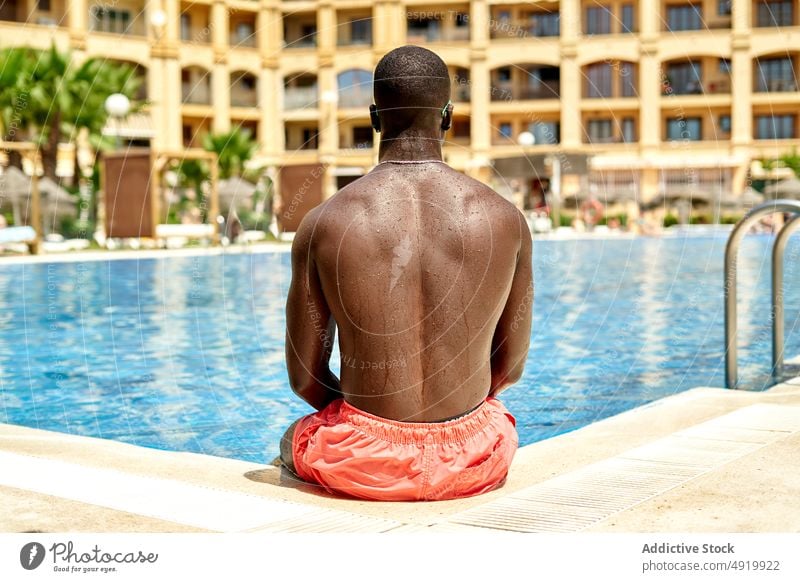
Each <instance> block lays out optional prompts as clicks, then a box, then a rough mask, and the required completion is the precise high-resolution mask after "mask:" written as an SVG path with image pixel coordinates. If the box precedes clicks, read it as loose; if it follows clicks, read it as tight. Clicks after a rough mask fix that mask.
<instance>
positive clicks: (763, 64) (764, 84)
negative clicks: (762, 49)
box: [753, 55, 798, 93]
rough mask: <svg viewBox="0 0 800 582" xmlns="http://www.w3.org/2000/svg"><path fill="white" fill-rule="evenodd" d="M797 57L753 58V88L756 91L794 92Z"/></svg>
mask: <svg viewBox="0 0 800 582" xmlns="http://www.w3.org/2000/svg"><path fill="white" fill-rule="evenodd" d="M797 62H798V57H797V56H796V55H794V56H789V57H774V58H763V57H762V58H760V59H755V61H754V63H753V80H754V87H753V90H754V91H755V92H756V93H794V92H796V91H797V87H798V82H797V71H798V66H797Z"/></svg>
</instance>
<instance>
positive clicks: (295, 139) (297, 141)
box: [286, 123, 319, 151]
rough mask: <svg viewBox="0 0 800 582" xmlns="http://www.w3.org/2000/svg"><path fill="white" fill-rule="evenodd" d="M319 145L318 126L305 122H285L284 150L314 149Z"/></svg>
mask: <svg viewBox="0 0 800 582" xmlns="http://www.w3.org/2000/svg"><path fill="white" fill-rule="evenodd" d="M318 147H319V127H317V126H316V125H308V124H305V123H287V124H286V151H297V150H316V149H317V148H318Z"/></svg>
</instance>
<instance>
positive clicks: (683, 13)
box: [667, 4, 703, 31]
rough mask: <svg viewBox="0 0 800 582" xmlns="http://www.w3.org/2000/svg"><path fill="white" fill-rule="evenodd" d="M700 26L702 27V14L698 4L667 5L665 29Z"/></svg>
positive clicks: (685, 28) (687, 28)
mask: <svg viewBox="0 0 800 582" xmlns="http://www.w3.org/2000/svg"><path fill="white" fill-rule="evenodd" d="M701 28H703V16H702V13H701V8H700V7H699V5H696V4H680V5H677V6H667V30H673V31H676V30H700V29H701Z"/></svg>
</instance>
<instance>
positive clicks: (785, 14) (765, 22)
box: [753, 0, 798, 28]
mask: <svg viewBox="0 0 800 582" xmlns="http://www.w3.org/2000/svg"><path fill="white" fill-rule="evenodd" d="M797 4H798V3H797V1H796V0H795V1H794V2H792V1H791V0H782V1H780V0H779V1H770V0H766V1H765V0H759V1H757V2H754V3H753V26H755V27H757V28H772V27H778V28H782V27H786V26H797V9H798V6H797Z"/></svg>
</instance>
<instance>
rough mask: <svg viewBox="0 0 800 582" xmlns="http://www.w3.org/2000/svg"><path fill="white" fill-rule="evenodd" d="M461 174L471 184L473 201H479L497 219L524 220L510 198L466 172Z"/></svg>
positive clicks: (470, 189) (513, 221) (514, 221)
mask: <svg viewBox="0 0 800 582" xmlns="http://www.w3.org/2000/svg"><path fill="white" fill-rule="evenodd" d="M459 175H460V176H462V179H463V180H465V183H466V184H468V185H469V186H468V188H469V191H470V192H471V193H472V201H473V202H477V203H479V204H480V205H481V206H482V207H483V208H484V209H485V210H487V211H488V212H490V213H491V216H492V218H494V219H495V220H503V221H505V220H507V221H510V222H512V223H516V222H517V221H519V220H524V217H523V215H522V212H520V210H519V209H518V208H517V207H516V206H515V205H514V204H513V203H512V202H511V201H510V200H508V199H507V198H505V197H503V196H501V195H500V194H498V193H497V192H496V191H495V190H494V189H493V188H491V187H490V186H488V185H486V184H484V183H483V182H481V181H480V180H476V179H475V178H471V177H469V176H467V175H465V174H459Z"/></svg>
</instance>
